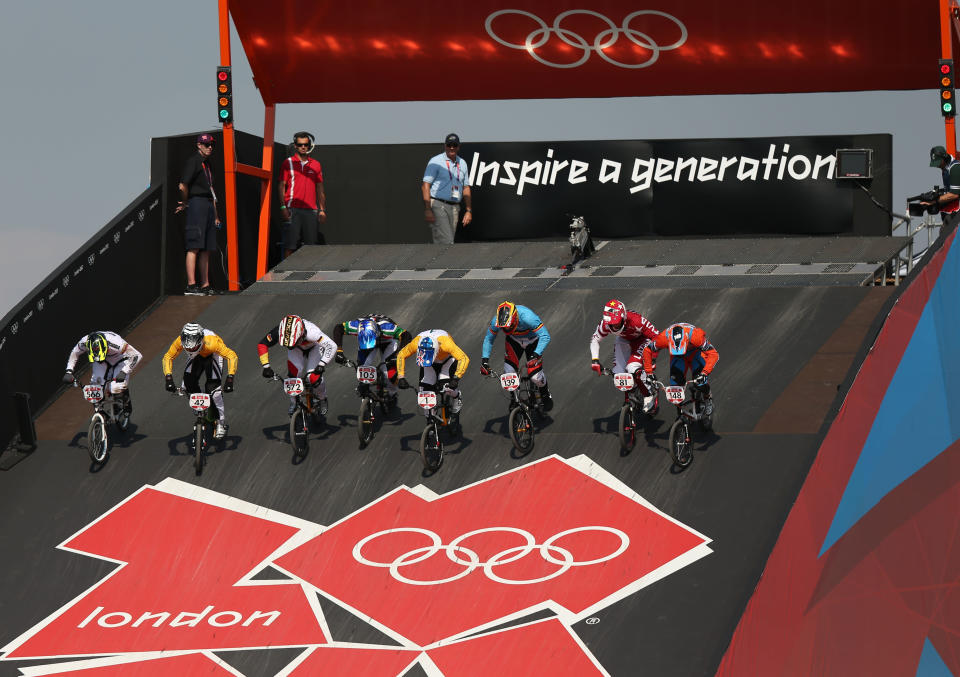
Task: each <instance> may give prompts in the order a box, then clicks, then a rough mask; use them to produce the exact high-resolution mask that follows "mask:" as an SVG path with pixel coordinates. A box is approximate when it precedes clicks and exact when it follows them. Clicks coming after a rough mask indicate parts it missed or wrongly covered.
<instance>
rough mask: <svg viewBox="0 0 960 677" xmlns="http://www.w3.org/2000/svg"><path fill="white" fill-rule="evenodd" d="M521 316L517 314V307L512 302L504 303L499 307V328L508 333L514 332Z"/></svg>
mask: <svg viewBox="0 0 960 677" xmlns="http://www.w3.org/2000/svg"><path fill="white" fill-rule="evenodd" d="M519 319H520V315H519V313H518V312H517V306H516V305H515V304H513V303H511V302H510V301H504V302H503V303H501V304H500V305H499V306H497V326H498V327H500V328H501V329H505V330H506V331H513V330H514V329H516V328H517V322H518V321H519Z"/></svg>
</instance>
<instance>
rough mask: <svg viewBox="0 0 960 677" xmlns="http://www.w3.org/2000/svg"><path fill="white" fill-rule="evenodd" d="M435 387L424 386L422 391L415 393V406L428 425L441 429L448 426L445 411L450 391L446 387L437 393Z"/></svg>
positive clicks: (448, 402) (448, 422) (448, 403)
mask: <svg viewBox="0 0 960 677" xmlns="http://www.w3.org/2000/svg"><path fill="white" fill-rule="evenodd" d="M437 388H438V386H437V385H433V386H426V387H425V388H424V390H421V391H419V392H418V393H417V405H418V406H419V407H420V408H421V409H423V412H424V415H425V416H426V418H427V422H428V423H433V424H436V425H438V426H440V427H441V428H445V427H446V426H447V425H449V424H450V420H451V419H450V416H449V414H448V413H447V409H448V407H449V406H450V394H451V392H452V391H451V390H450V389H449V388H447V387H446V386H444V387H443V390H442V391H441V392H439V393H438V392H437Z"/></svg>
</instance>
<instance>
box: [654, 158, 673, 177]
mask: <svg viewBox="0 0 960 677" xmlns="http://www.w3.org/2000/svg"><path fill="white" fill-rule="evenodd" d="M672 170H673V160H667V159H666V158H662V157H658V158H657V168H656V169H655V170H654V172H653V180H654V181H656V182H657V183H663V182H664V181H669V180H670V179H671V178H672V176H671V173H670V172H671V171H672Z"/></svg>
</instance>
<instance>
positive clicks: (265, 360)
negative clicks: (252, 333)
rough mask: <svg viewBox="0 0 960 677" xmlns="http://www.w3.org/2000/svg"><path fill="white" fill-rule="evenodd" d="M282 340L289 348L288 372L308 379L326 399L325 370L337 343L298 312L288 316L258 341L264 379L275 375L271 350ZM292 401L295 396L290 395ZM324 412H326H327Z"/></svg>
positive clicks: (316, 392) (321, 396)
mask: <svg viewBox="0 0 960 677" xmlns="http://www.w3.org/2000/svg"><path fill="white" fill-rule="evenodd" d="M277 343H279V344H280V345H281V346H283V347H285V348H287V374H288V376H289V377H290V378H295V377H299V378H302V379H304V380H305V381H307V382H308V383H309V384H310V385H311V386H312V387H313V389H314V394H315V395H316V396H317V397H318V398H319V399H320V400H326V399H327V385H326V381H325V380H324V378H323V369H324V367H326V366H327V365H328V364H329V363H330V360H332V359H333V356H334V354H335V353H336V352H337V344H336V343H335V342H334V340H333V339H332V338H330V337H329V336H327V335H326V334H324V333H323V332H322V331H321V330H320V327H318V326H317V325H315V324H314V323H313V322H310V321H309V320H305V319H303V318H302V317H300V316H299V315H287V316H285V317H284V318H283V319H282V320H280V324H279V325H277V326H276V327H274V328H273V329H271V330H270V331H268V332H267V333H266V335H265V336H264V337H263V338H262V339H260V342H259V343H258V344H257V353H258V354H259V356H260V364H261V366H262V367H263V376H264V378H273V376H274V374H273V369H272V368H271V367H270V355H269V349H270V348H271V347H273V346H275V345H277ZM290 399H291V401H293V400H295V398H290ZM324 413H325V412H324Z"/></svg>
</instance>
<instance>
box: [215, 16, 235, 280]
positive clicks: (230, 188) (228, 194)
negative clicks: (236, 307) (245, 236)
mask: <svg viewBox="0 0 960 677" xmlns="http://www.w3.org/2000/svg"><path fill="white" fill-rule="evenodd" d="M217 9H218V18H219V21H218V23H219V27H220V65H221V66H229V65H230V3H229V0H218V7H217ZM223 173H224V190H223V192H224V195H223V199H224V202H225V203H226V208H227V278H228V279H227V284H228V287H229V289H230V291H238V290H239V289H240V272H239V271H240V266H239V262H240V254H239V247H238V246H237V148H236V143H235V140H234V136H233V123H232V122H227V123H225V124H224V125H223Z"/></svg>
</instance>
